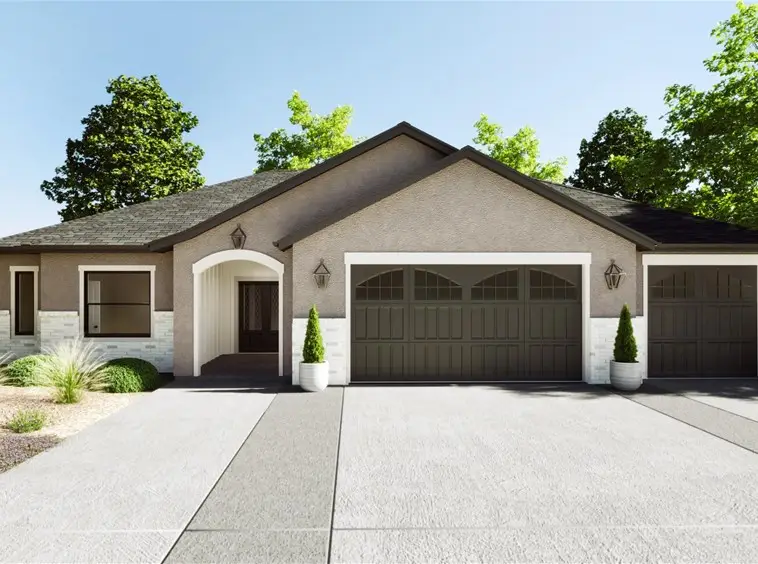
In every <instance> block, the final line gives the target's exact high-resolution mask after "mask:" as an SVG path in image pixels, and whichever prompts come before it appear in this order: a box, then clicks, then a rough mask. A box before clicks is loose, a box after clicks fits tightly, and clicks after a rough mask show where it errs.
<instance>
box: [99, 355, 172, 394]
mask: <svg viewBox="0 0 758 564" xmlns="http://www.w3.org/2000/svg"><path fill="white" fill-rule="evenodd" d="M103 377H104V378H105V380H106V382H107V388H106V389H107V391H109V392H112V393H115V394H128V393H133V392H145V391H150V390H154V389H155V388H157V387H158V386H159V385H160V383H161V380H160V375H159V374H158V369H157V368H156V367H155V366H153V365H152V364H150V363H149V362H148V361H146V360H142V359H141V358H118V359H116V360H111V361H109V362H106V363H105V366H103Z"/></svg>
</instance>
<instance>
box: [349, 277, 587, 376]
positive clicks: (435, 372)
mask: <svg viewBox="0 0 758 564" xmlns="http://www.w3.org/2000/svg"><path fill="white" fill-rule="evenodd" d="M351 277H352V280H353V288H352V289H353V305H352V312H351V316H352V328H351V330H352V350H351V378H352V380H353V381H374V382H380V381H397V380H404V381H504V380H581V378H582V366H581V365H582V362H581V356H582V355H581V349H582V320H581V319H582V316H581V312H582V305H581V294H582V292H581V287H580V284H581V267H580V266H538V267H537V266H535V267H532V266H529V267H518V266H363V265H361V266H353V267H352V271H351Z"/></svg>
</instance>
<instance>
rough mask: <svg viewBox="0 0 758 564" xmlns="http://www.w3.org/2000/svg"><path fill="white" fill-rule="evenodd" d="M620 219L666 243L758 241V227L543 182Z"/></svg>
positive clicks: (613, 217)
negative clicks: (742, 225)
mask: <svg viewBox="0 0 758 564" xmlns="http://www.w3.org/2000/svg"><path fill="white" fill-rule="evenodd" d="M543 184H546V185H548V186H550V187H551V188H554V189H555V190H558V191H559V192H561V193H562V194H565V195H566V196H569V197H571V198H573V199H575V200H577V201H579V202H581V203H583V204H584V205H586V206H589V207H590V208H592V209H594V210H595V211H598V212H600V213H602V214H603V215H605V216H607V217H610V218H611V219H615V220H616V221H618V222H619V223H622V224H624V225H626V226H627V227H629V228H631V229H634V230H635V231H638V232H639V233H642V234H644V235H647V236H648V237H650V238H651V239H655V240H656V241H658V242H659V243H664V244H674V245H676V244H679V245H682V244H698V243H706V244H708V243H711V244H725V245H731V244H750V243H754V244H755V243H758V231H756V230H754V229H748V228H746V227H738V226H736V225H731V224H729V223H724V222H721V221H715V220H712V219H706V218H703V217H697V216H693V215H690V214H687V213H682V212H677V211H674V210H665V209H661V208H655V207H653V206H650V205H647V204H640V203H638V202H632V201H630V200H624V199H622V198H616V197H614V196H608V195H606V194H600V193H598V192H591V191H589V190H583V189H581V188H573V187H571V186H564V185H562V184H555V183H553V182H543Z"/></svg>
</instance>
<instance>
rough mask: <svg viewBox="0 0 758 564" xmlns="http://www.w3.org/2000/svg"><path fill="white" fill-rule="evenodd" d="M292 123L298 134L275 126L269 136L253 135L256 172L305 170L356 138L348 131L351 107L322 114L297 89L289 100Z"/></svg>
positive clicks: (351, 114)
mask: <svg viewBox="0 0 758 564" xmlns="http://www.w3.org/2000/svg"><path fill="white" fill-rule="evenodd" d="M287 107H288V108H289V110H290V112H291V116H290V119H289V121H290V123H291V124H292V125H296V126H298V127H299V128H300V131H298V132H297V133H287V131H285V130H284V129H281V128H280V129H276V130H274V131H272V132H271V133H270V134H269V135H266V136H264V135H261V134H260V133H256V134H254V135H253V139H254V141H255V148H256V152H257V153H258V162H257V167H256V168H255V172H263V171H266V170H302V169H306V168H310V167H312V166H313V165H316V164H318V163H320V162H323V161H325V160H326V159H329V158H331V157H333V156H335V155H339V154H340V153H342V152H344V151H347V150H348V149H350V148H351V147H352V146H353V145H355V144H356V142H357V140H356V139H354V138H353V137H352V136H351V135H350V134H348V133H347V128H348V126H349V125H350V121H351V119H352V117H353V108H352V107H351V106H337V107H336V108H335V109H334V110H332V112H331V113H329V114H327V115H325V116H319V115H316V114H314V113H313V111H312V110H311V107H310V105H308V102H306V101H305V100H304V99H303V98H302V96H300V94H299V93H298V92H295V93H294V94H293V95H292V97H291V98H290V99H289V100H288V101H287Z"/></svg>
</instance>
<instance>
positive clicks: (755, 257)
mask: <svg viewBox="0 0 758 564" xmlns="http://www.w3.org/2000/svg"><path fill="white" fill-rule="evenodd" d="M650 266H755V267H756V269H757V272H756V276H757V277H758V253H755V254H720V255H716V254H713V255H704V254H692V255H688V254H645V253H643V254H642V304H643V307H644V308H645V309H644V310H643V315H644V316H645V317H646V318H647V319H649V317H648V307H649V303H648V298H649V296H648V267H650ZM757 279H758V278H757ZM647 333H648V331H646V332H645V334H647ZM646 350H647V343H646Z"/></svg>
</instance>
